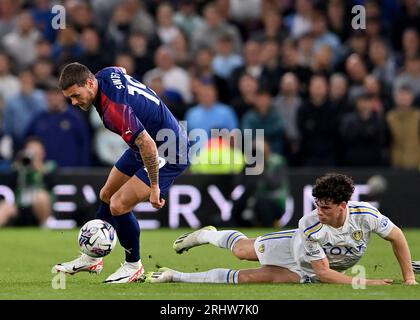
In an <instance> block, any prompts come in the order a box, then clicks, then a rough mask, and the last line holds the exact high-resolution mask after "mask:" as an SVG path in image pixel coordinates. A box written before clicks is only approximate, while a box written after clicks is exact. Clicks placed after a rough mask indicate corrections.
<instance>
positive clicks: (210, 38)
mask: <svg viewBox="0 0 420 320" xmlns="http://www.w3.org/2000/svg"><path fill="white" fill-rule="evenodd" d="M203 15H204V19H205V22H204V25H203V26H202V27H200V28H199V29H196V30H195V31H194V33H193V36H192V38H191V46H192V50H193V52H197V50H198V49H200V48H202V47H208V48H215V47H216V41H217V39H219V38H220V36H221V35H224V34H230V35H231V37H232V39H233V42H234V44H235V46H234V47H235V52H237V53H239V52H241V37H240V34H239V31H238V29H237V28H236V27H235V26H233V25H230V24H228V23H227V22H226V21H225V20H224V18H223V17H222V16H221V14H220V12H219V10H218V8H217V7H216V5H215V4H214V3H209V4H207V5H206V7H205V8H204V10H203Z"/></svg>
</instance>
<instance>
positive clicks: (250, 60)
mask: <svg viewBox="0 0 420 320" xmlns="http://www.w3.org/2000/svg"><path fill="white" fill-rule="evenodd" d="M261 49H262V47H261V44H260V43H259V42H257V41H254V40H249V41H247V42H246V43H245V47H244V59H245V64H244V65H243V66H240V67H237V68H236V69H234V70H233V72H232V74H231V76H230V80H229V86H230V88H231V95H237V94H238V91H239V90H238V83H239V78H240V77H241V75H242V74H243V73H249V74H250V75H252V76H253V77H254V78H256V79H257V80H258V83H259V84H260V86H268V85H269V83H268V75H267V71H266V70H265V69H264V65H263V63H262V59H261Z"/></svg>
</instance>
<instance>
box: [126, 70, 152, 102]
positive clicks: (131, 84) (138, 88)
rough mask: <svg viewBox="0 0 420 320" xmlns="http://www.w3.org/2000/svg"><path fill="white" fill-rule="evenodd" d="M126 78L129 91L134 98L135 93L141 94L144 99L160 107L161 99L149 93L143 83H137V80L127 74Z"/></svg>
mask: <svg viewBox="0 0 420 320" xmlns="http://www.w3.org/2000/svg"><path fill="white" fill-rule="evenodd" d="M124 77H125V79H126V80H127V82H128V84H127V89H128V93H129V94H131V95H132V96H134V94H135V93H138V94H141V95H142V96H143V97H145V98H147V99H149V100H150V101H153V102H154V103H156V104H157V105H159V103H160V101H159V99H158V98H157V97H155V96H153V95H152V94H150V93H148V92H147V91H146V89H147V88H146V86H145V85H144V84H143V83H141V82H139V81H137V80H136V79H134V78H133V77H131V76H129V75H128V74H125V75H124Z"/></svg>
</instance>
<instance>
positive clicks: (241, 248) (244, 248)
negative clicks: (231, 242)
mask: <svg viewBox="0 0 420 320" xmlns="http://www.w3.org/2000/svg"><path fill="white" fill-rule="evenodd" d="M248 241H249V239H241V240H239V241H238V242H237V243H236V244H235V246H234V247H233V249H232V253H233V254H234V256H235V257H237V258H238V259H240V260H248V259H249V257H250V252H249V248H250V246H249V244H248V243H247V242H248Z"/></svg>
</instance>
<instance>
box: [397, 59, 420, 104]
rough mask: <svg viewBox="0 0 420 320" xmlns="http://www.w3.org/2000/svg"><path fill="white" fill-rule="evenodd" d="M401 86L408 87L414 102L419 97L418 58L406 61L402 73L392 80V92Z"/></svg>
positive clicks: (419, 75) (419, 67) (419, 60)
mask: <svg viewBox="0 0 420 320" xmlns="http://www.w3.org/2000/svg"><path fill="white" fill-rule="evenodd" d="M402 86H408V87H410V88H411V91H412V92H413V94H414V96H415V99H416V100H417V99H418V98H419V97H420V56H416V57H414V58H411V59H407V60H406V62H405V65H404V70H403V72H401V73H400V74H399V75H398V76H397V78H396V79H395V80H394V90H396V89H398V88H400V87H402Z"/></svg>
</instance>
